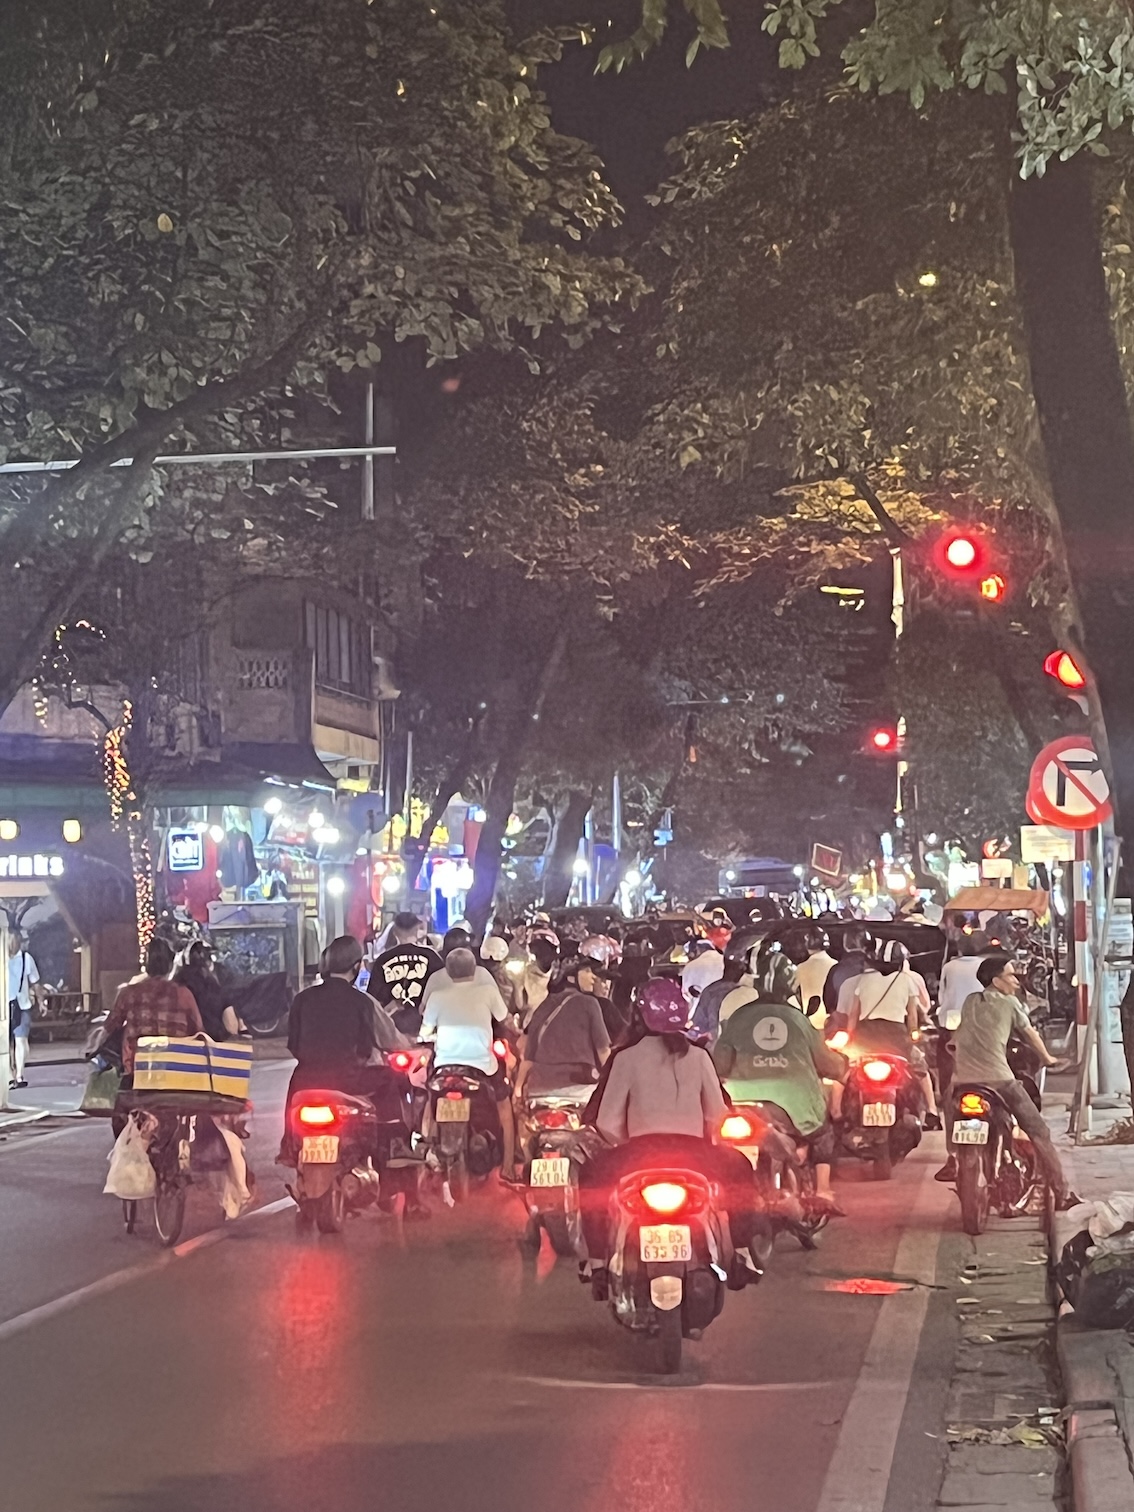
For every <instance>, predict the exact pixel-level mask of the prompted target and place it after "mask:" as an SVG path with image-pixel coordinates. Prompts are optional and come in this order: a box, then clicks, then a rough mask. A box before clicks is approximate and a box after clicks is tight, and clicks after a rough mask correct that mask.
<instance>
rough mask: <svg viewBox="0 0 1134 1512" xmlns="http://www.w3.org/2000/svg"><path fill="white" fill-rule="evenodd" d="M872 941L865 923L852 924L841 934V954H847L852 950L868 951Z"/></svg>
mask: <svg viewBox="0 0 1134 1512" xmlns="http://www.w3.org/2000/svg"><path fill="white" fill-rule="evenodd" d="M873 943H874V941H873V939H872V937H871V934H870V931H869V929H867V927H866V925H865V924H852V925H850V927H849V928H848V929H847V930H846V931H845V932H844V934H843V954H844V955H849V954H850V952H851V951H852V950H861V951H863V952H864V953H869V951H870V947H871V946H872V945H873Z"/></svg>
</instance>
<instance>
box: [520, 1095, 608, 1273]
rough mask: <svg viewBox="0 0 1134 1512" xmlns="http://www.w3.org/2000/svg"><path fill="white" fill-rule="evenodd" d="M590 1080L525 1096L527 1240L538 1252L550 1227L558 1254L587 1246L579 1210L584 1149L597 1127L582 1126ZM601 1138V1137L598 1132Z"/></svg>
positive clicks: (577, 1251)
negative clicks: (542, 1239) (580, 1162)
mask: <svg viewBox="0 0 1134 1512" xmlns="http://www.w3.org/2000/svg"><path fill="white" fill-rule="evenodd" d="M593 1092H594V1086H593V1084H592V1085H590V1086H582V1085H581V1086H577V1087H562V1088H560V1089H559V1090H557V1091H554V1092H540V1093H536V1094H535V1095H534V1096H531V1097H527V1098H526V1099H525V1101H524V1106H523V1112H522V1114H521V1125H520V1147H521V1149H522V1150H523V1152H524V1182H525V1186H526V1191H525V1193H524V1205H525V1207H526V1209H527V1213H528V1223H527V1227H526V1229H525V1230H524V1237H523V1241H522V1242H523V1244H524V1246H525V1248H527V1249H529V1250H531V1251H532V1252H533V1253H534V1252H535V1251H536V1250H538V1249H539V1246H540V1235H541V1232H546V1234H547V1237H548V1239H549V1240H550V1241H551V1247H552V1249H553V1250H554V1251H555V1253H556V1254H557V1255H560V1256H564V1257H566V1256H570V1255H577V1254H580V1253H581V1252H582V1223H581V1219H580V1216H579V1155H580V1153H582V1147H583V1146H585V1144H586V1143H587V1140H588V1136H591V1135H592V1134H593V1130H589V1129H584V1128H582V1112H583V1109H584V1108H585V1107H586V1105H587V1103H588V1102H589V1101H590V1098H591V1094H592V1093H593ZM594 1138H595V1140H596V1142H597V1143H599V1144H601V1140H600V1139H599V1138H598V1136H597V1135H595V1136H594Z"/></svg>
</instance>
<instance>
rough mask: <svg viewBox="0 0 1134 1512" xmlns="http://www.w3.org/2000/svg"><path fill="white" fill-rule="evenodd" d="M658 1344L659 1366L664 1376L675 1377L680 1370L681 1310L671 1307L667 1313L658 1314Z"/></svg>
mask: <svg viewBox="0 0 1134 1512" xmlns="http://www.w3.org/2000/svg"><path fill="white" fill-rule="evenodd" d="M658 1342H659V1344H660V1345H661V1364H662V1371H663V1372H664V1374H665V1375H676V1374H677V1372H678V1371H679V1370H680V1369H681V1347H682V1344H683V1343H684V1340H683V1338H682V1336H681V1309H680V1307H671V1308H670V1309H669V1311H668V1312H659V1313H658Z"/></svg>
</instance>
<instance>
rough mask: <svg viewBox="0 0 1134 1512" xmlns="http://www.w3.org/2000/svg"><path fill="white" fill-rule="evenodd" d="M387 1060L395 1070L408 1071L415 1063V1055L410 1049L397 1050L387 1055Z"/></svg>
mask: <svg viewBox="0 0 1134 1512" xmlns="http://www.w3.org/2000/svg"><path fill="white" fill-rule="evenodd" d="M386 1061H387V1064H389V1065H390V1066H392V1067H393V1068H394V1070H395V1071H408V1070H409V1069H410V1067H411V1066H412V1065H413V1056H412V1055H411V1054H410V1053H409V1051H408V1050H395V1051H394V1052H393V1053H392V1054H391V1055H388V1056H387V1057H386Z"/></svg>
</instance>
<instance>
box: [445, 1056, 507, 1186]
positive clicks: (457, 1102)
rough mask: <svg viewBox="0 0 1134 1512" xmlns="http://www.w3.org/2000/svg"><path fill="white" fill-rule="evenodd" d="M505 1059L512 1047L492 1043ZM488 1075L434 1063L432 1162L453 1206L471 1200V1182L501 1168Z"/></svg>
mask: <svg viewBox="0 0 1134 1512" xmlns="http://www.w3.org/2000/svg"><path fill="white" fill-rule="evenodd" d="M492 1048H493V1051H494V1053H495V1055H496V1056H497V1058H498V1059H499V1060H501V1061H503V1060H504V1058H505V1056H506V1054H507V1047H506V1046H505V1045H504V1043H503V1041H502V1040H497V1041H495V1043H494V1044H493V1047H492ZM487 1080H488V1077H487V1076H486V1074H485V1073H484V1072H483V1071H480V1070H478V1069H477V1068H476V1067H475V1066H456V1065H450V1066H438V1065H436V1064H435V1065H434V1066H433V1069H432V1071H431V1073H430V1076H429V1079H428V1081H427V1082H426V1086H427V1088H428V1090H429V1095H430V1107H429V1112H430V1124H431V1127H432V1139H431V1144H432V1152H431V1153H432V1157H433V1159H432V1162H431V1163H432V1164H433V1165H434V1166H435V1168H436V1169H437V1170H439V1171H440V1173H441V1179H442V1192H443V1194H444V1199H445V1201H446V1202H447V1203H449V1204H450V1205H451V1204H452V1203H454V1202H466V1201H467V1200H468V1196H469V1189H470V1184H471V1178H472V1177H473V1176H481V1177H483V1176H487V1175H488V1173H489V1172H490V1171H491V1170H492V1169H493V1167H494V1166H498V1165H499V1164H500V1161H501V1158H502V1155H503V1149H502V1147H501V1139H500V1119H499V1115H498V1113H497V1112H496V1107H495V1104H494V1103H493V1102H492V1100H491V1097H490V1096H485V1095H484V1086H485V1083H486V1082H487Z"/></svg>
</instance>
